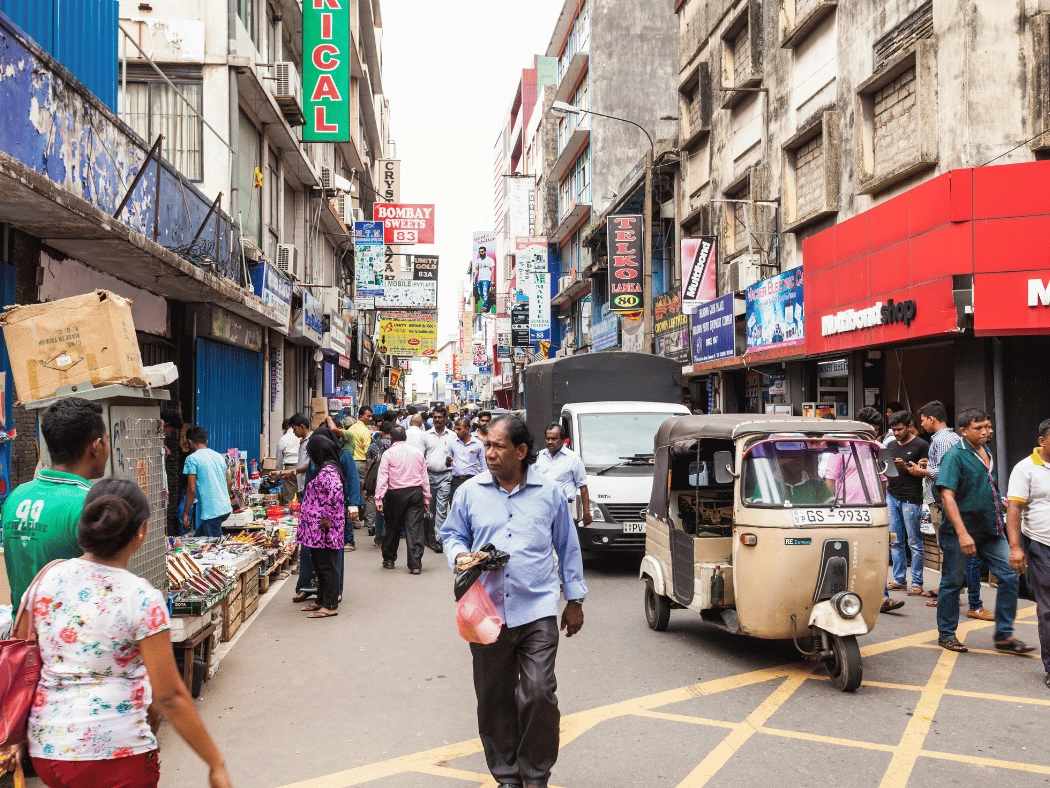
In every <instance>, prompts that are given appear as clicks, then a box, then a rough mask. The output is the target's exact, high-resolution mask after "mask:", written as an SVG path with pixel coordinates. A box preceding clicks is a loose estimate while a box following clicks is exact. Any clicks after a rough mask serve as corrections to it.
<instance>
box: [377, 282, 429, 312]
mask: <svg viewBox="0 0 1050 788" xmlns="http://www.w3.org/2000/svg"><path fill="white" fill-rule="evenodd" d="M437 286H438V283H437V282H436V281H431V282H426V281H422V282H420V281H416V280H414V279H394V280H391V281H388V282H387V283H386V284H385V286H384V288H383V295H381V296H376V308H377V309H437Z"/></svg>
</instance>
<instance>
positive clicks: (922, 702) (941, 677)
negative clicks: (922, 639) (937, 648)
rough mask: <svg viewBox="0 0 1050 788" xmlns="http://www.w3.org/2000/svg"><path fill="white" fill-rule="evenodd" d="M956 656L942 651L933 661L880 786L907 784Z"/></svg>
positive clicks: (896, 786) (952, 652)
mask: <svg viewBox="0 0 1050 788" xmlns="http://www.w3.org/2000/svg"><path fill="white" fill-rule="evenodd" d="M958 656H959V654H958V652H956V651H948V650H945V651H944V653H943V654H941V656H940V659H938V660H937V666H936V667H935V668H934V669H933V675H932V676H930V680H929V682H927V684H926V688H925V689H924V690H923V692H922V695H921V696H920V697H919V702H918V703H916V704H915V710H914V712H913V713H912V717H911V719H910V720H909V721H908V727H907V728H905V729H904V735H903V736H901V741H900V744H899V745H898V746H897V748H896V750H895V751H894V754H893V759H892V760H891V761H890V765H889V767H887V769H886V773H885V774H884V775H883V776H882V782H881V783H880V788H905V786H906V785H907V784H908V779H909V778H910V777H911V772H912V769H914V768H915V761H916V760H917V759H918V757H919V753H920V752H921V751H922V748H923V744H924V743H925V742H926V736H927V734H929V732H930V725H931V724H932V723H933V715H934V714H935V713H936V712H937V706H938V705H939V704H940V702H941V695H942V694H943V692H944V688H945V686H947V684H948V679H949V678H951V675H952V669H953V668H954V667H955V660H956V658H957V657H958Z"/></svg>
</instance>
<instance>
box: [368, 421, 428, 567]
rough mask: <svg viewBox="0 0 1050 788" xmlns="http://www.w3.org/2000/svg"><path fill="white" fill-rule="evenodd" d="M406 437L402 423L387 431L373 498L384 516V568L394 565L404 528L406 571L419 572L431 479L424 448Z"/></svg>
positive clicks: (377, 508)
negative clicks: (418, 446) (388, 435)
mask: <svg viewBox="0 0 1050 788" xmlns="http://www.w3.org/2000/svg"><path fill="white" fill-rule="evenodd" d="M406 438H407V434H406V432H405V428H404V427H400V426H398V427H394V428H393V429H392V430H391V431H390V448H389V449H387V450H386V451H385V452H384V453H383V459H382V461H381V462H380V463H379V477H378V478H377V479H376V494H375V500H376V511H378V512H382V513H383V514H384V515H385V516H386V534H384V536H383V568H384V569H393V568H394V562H395V561H397V548H398V543H399V542H400V541H401V529H402V528H404V529H405V542H406V549H407V551H408V571H409V572H410V573H411V574H413V575H418V574H419V573H420V572H421V571H422V569H423V561H422V558H423V519H424V512H425V511H426V508H427V507H428V506H430V479H429V477H428V476H427V462H426V458H425V457H424V456H423V452H421V451H420V450H419V449H417V448H416V447H415V446H410V445H409V444H408V443H406V442H405V441H406Z"/></svg>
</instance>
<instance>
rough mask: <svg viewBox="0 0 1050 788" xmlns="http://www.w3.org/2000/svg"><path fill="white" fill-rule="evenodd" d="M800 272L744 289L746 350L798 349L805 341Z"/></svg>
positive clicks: (797, 270) (788, 273)
mask: <svg viewBox="0 0 1050 788" xmlns="http://www.w3.org/2000/svg"><path fill="white" fill-rule="evenodd" d="M804 318H805V314H804V309H803V288H802V269H801V268H796V269H794V270H792V271H786V272H785V273H782V274H779V275H778V276H774V277H771V278H770V279H764V280H762V281H761V282H758V283H756V284H753V285H751V286H750V287H748V288H747V318H746V319H747V349H748V350H753V349H755V348H760V347H768V346H771V345H797V344H801V343H802V342H803V341H804V340H805V327H804V322H803V321H804Z"/></svg>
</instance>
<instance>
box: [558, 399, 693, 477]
mask: <svg viewBox="0 0 1050 788" xmlns="http://www.w3.org/2000/svg"><path fill="white" fill-rule="evenodd" d="M673 415H674V414H672V413H584V414H580V416H579V423H580V429H579V432H580V434H579V436H578V441H577V450H578V451H579V454H580V457H582V458H583V464H584V465H585V466H586V467H587V470H588V471H599V470H602V469H606V470H610V469H611V468H620V467H624V468H627V467H630V466H639V467H644V468H646V469H649V472H651V469H652V464H653V440H654V437H655V436H656V431H657V429H659V427H660V425H661V424H663V423H664V422H665V421H667V419H669V418H671V416H673Z"/></svg>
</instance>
